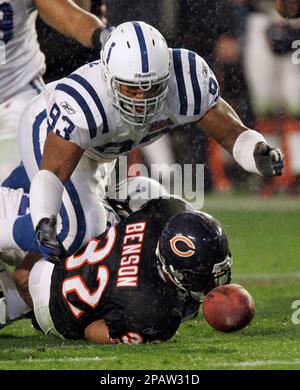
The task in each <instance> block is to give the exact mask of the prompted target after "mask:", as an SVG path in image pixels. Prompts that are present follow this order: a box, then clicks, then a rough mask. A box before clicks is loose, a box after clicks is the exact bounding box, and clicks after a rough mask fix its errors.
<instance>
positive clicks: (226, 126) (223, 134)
mask: <svg viewBox="0 0 300 390" xmlns="http://www.w3.org/2000/svg"><path fill="white" fill-rule="evenodd" d="M198 124H199V127H201V129H202V130H204V131H205V132H206V133H207V134H208V135H209V136H211V137H213V138H214V139H215V140H216V141H217V142H218V143H219V144H220V145H222V146H223V147H224V148H225V149H226V150H227V151H228V152H229V153H232V151H233V147H234V144H235V141H236V139H237V138H238V136H239V135H240V134H241V133H242V132H243V131H246V130H249V129H248V128H247V127H246V126H245V125H244V124H243V122H242V121H241V119H240V118H239V117H238V115H237V113H236V112H235V111H234V110H233V108H232V107H231V106H230V105H229V104H228V103H226V102H225V100H223V99H222V98H220V99H219V102H218V104H217V105H216V106H215V107H214V108H212V109H211V110H210V111H208V113H207V114H206V115H204V117H203V118H202V119H201V120H200V121H199V123H198Z"/></svg>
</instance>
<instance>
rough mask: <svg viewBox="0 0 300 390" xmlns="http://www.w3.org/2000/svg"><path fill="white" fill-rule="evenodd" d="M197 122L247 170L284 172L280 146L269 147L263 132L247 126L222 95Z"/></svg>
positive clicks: (269, 174) (263, 172)
mask: <svg viewBox="0 0 300 390" xmlns="http://www.w3.org/2000/svg"><path fill="white" fill-rule="evenodd" d="M198 125H199V126H200V127H201V129H203V130H204V131H206V133H207V134H208V135H210V136H212V137H213V138H214V139H215V140H216V141H217V142H218V143H219V144H221V145H222V146H223V147H224V148H225V149H226V150H227V151H228V152H229V153H231V154H232V155H233V157H234V158H235V160H236V161H237V162H238V163H239V164H240V165H241V166H242V167H243V168H244V169H245V170H246V171H248V172H251V173H257V174H259V175H262V176H280V175H281V173H282V169H283V166H284V155H283V152H282V151H281V149H279V148H272V147H270V146H269V145H267V141H266V139H265V138H264V137H263V135H262V134H260V133H258V132H257V131H255V130H251V129H249V128H248V127H246V126H245V125H244V124H243V122H242V121H241V119H240V118H239V117H238V115H237V114H236V112H235V111H234V110H233V108H232V107H231V106H230V105H229V104H228V103H226V102H225V100H223V99H222V98H220V99H219V101H218V103H217V104H216V105H215V106H214V107H213V108H212V109H210V110H209V111H208V112H207V113H206V114H205V115H204V117H203V118H201V119H200V121H199V122H198Z"/></svg>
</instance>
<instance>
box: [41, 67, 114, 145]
mask: <svg viewBox="0 0 300 390" xmlns="http://www.w3.org/2000/svg"><path fill="white" fill-rule="evenodd" d="M96 102H97V103H98V104H101V102H100V98H99V96H98V95H97V93H96V92H95V90H94V89H93V87H92V86H91V85H90V84H89V82H88V81H87V80H85V79H84V78H83V77H82V76H81V75H79V74H78V75H77V74H72V75H70V76H68V77H65V78H64V79H61V80H60V81H59V82H58V83H57V84H56V85H55V86H54V87H53V88H52V92H51V93H50V95H49V96H48V99H47V114H48V118H47V120H48V131H53V132H54V133H55V134H56V135H58V136H60V137H62V138H64V139H65V140H67V141H71V142H74V143H75V144H76V145H77V146H79V147H80V148H82V149H87V148H88V147H89V146H91V142H92V140H93V139H94V138H95V137H96V136H97V134H99V133H101V132H102V131H103V130H104V129H105V120H106V117H105V112H104V110H102V111H101V110H99V109H98V107H97V106H96Z"/></svg>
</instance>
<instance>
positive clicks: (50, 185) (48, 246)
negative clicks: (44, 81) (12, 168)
mask: <svg viewBox="0 0 300 390" xmlns="http://www.w3.org/2000/svg"><path fill="white" fill-rule="evenodd" d="M83 152H84V150H83V149H81V148H80V147H79V146H77V145H76V144H75V143H74V142H70V141H67V140H65V139H63V138H61V137H59V136H57V135H56V134H55V133H52V132H50V133H49V134H48V136H47V139H46V143H45V147H44V155H43V160H42V164H41V170H40V171H38V172H37V173H36V175H35V176H34V178H33V180H32V182H31V186H30V210H31V218H32V222H33V226H34V228H35V229H36V231H37V239H38V243H39V248H40V251H41V253H42V255H43V257H44V258H45V259H47V260H49V261H52V262H57V261H59V258H60V256H63V255H64V253H63V247H62V245H61V243H60V242H59V241H58V240H57V239H56V217H57V215H58V212H59V209H60V206H61V202H62V194H63V188H64V186H63V183H65V182H66V181H67V180H68V179H69V177H70V176H71V174H72V173H73V171H74V169H75V167H76V165H77V163H78V162H79V160H80V158H81V156H82V154H83Z"/></svg>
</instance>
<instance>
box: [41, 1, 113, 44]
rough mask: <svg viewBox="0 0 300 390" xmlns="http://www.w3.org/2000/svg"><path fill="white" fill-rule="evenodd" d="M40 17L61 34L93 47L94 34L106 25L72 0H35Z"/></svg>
mask: <svg viewBox="0 0 300 390" xmlns="http://www.w3.org/2000/svg"><path fill="white" fill-rule="evenodd" d="M35 3H36V6H37V9H38V11H39V14H40V17H41V18H42V19H43V21H44V22H45V23H47V24H48V25H49V26H51V27H53V28H54V29H55V30H57V31H58V32H60V33H61V34H63V35H65V36H67V37H70V38H73V39H76V40H77V41H78V42H80V43H81V44H82V45H84V46H86V47H92V46H93V44H92V36H93V33H94V32H95V30H96V29H97V28H99V27H101V28H103V29H104V28H105V27H106V26H105V25H104V24H103V23H102V22H101V20H100V19H98V18H97V17H96V16H94V15H92V14H91V13H89V12H87V11H85V10H83V9H81V8H80V7H78V6H77V5H76V4H75V3H74V2H73V1H70V0H52V1H48V0H35Z"/></svg>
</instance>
